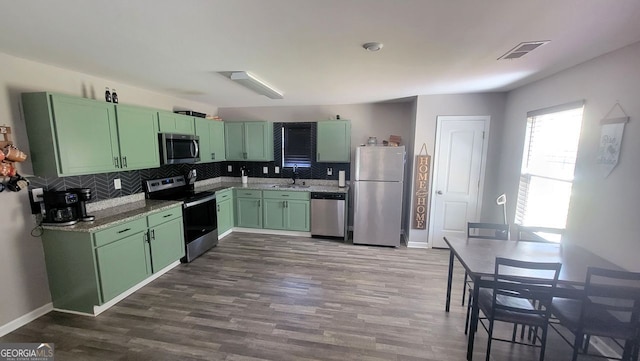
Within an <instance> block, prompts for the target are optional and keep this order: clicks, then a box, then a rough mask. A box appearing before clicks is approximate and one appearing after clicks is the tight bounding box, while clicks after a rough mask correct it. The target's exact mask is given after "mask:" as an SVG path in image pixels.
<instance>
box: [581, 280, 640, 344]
mask: <svg viewBox="0 0 640 361" xmlns="http://www.w3.org/2000/svg"><path fill="white" fill-rule="evenodd" d="M583 297H584V298H583V302H582V305H583V307H582V315H581V318H580V319H581V320H584V319H585V318H586V317H588V315H590V314H592V313H594V312H596V311H600V312H602V311H606V312H609V313H610V314H611V315H612V316H614V317H615V318H616V319H617V320H618V321H619V322H620V324H618V325H617V327H621V326H623V327H632V328H634V329H636V332H640V273H637V272H628V271H619V270H610V269H604V268H597V267H589V268H588V270H587V278H586V281H585V287H584V295H583Z"/></svg>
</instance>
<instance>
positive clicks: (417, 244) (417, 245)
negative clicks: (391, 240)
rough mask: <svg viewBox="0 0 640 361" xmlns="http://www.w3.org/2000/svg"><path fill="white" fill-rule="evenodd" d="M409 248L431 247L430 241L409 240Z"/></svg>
mask: <svg viewBox="0 0 640 361" xmlns="http://www.w3.org/2000/svg"><path fill="white" fill-rule="evenodd" d="M407 248H431V247H429V243H425V242H411V241H409V242H407Z"/></svg>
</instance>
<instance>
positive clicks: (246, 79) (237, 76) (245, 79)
mask: <svg viewBox="0 0 640 361" xmlns="http://www.w3.org/2000/svg"><path fill="white" fill-rule="evenodd" d="M231 80H233V81H236V82H238V83H239V84H241V85H243V86H245V87H247V88H249V89H251V90H253V91H254V92H256V93H258V94H262V95H264V96H266V97H267V98H271V99H282V98H283V96H282V93H280V92H279V91H277V90H275V89H273V88H272V87H271V86H269V85H268V84H267V83H265V82H263V81H262V80H260V79H258V78H256V77H255V76H253V75H252V74H250V73H248V72H246V71H237V72H233V73H231Z"/></svg>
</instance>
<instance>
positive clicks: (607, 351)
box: [589, 336, 622, 361]
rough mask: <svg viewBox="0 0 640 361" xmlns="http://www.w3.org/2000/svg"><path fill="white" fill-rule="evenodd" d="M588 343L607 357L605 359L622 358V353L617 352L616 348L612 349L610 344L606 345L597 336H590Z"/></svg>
mask: <svg viewBox="0 0 640 361" xmlns="http://www.w3.org/2000/svg"><path fill="white" fill-rule="evenodd" d="M589 345H591V346H592V347H593V348H595V349H596V350H598V352H599V353H600V354H601V355H603V356H604V357H608V358H607V359H606V360H610V361H613V360H619V359H621V358H622V355H620V354H618V352H616V350H614V349H612V348H611V346H609V345H607V344H606V343H605V342H604V341H603V340H602V338H600V337H598V336H591V338H590V341H589ZM609 357H610V358H609Z"/></svg>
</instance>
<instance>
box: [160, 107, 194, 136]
mask: <svg viewBox="0 0 640 361" xmlns="http://www.w3.org/2000/svg"><path fill="white" fill-rule="evenodd" d="M193 119H194V118H193V117H190V116H186V115H182V114H177V113H172V112H162V111H161V112H158V124H159V125H160V132H161V133H178V134H196V130H195V125H194V121H193Z"/></svg>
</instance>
